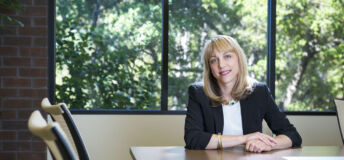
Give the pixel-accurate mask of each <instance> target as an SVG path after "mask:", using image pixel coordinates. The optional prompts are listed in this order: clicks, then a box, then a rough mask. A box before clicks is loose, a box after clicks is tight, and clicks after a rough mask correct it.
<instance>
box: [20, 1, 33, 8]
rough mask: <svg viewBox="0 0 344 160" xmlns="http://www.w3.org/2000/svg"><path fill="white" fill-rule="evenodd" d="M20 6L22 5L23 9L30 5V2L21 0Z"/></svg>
mask: <svg viewBox="0 0 344 160" xmlns="http://www.w3.org/2000/svg"><path fill="white" fill-rule="evenodd" d="M20 4H21V5H23V7H25V6H27V5H32V0H21V1H20Z"/></svg>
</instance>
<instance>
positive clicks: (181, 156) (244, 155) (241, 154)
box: [130, 146, 344, 160]
mask: <svg viewBox="0 0 344 160" xmlns="http://www.w3.org/2000/svg"><path fill="white" fill-rule="evenodd" d="M130 154H131V157H132V158H133V159H134V160H203V159H204V160H227V159H229V160H236V159H240V160H276V159H280V160H339V159H341V160H344V147H342V146H303V147H301V148H290V149H282V150H273V151H270V152H263V153H251V152H245V150H244V146H237V147H233V148H228V149H225V150H222V151H218V150H187V149H185V148H184V147H182V146H164V147H130Z"/></svg>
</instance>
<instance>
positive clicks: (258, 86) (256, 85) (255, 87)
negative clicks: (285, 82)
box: [252, 81, 268, 93]
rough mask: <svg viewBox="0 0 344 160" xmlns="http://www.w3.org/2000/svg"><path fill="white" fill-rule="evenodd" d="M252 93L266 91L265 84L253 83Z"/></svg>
mask: <svg viewBox="0 0 344 160" xmlns="http://www.w3.org/2000/svg"><path fill="white" fill-rule="evenodd" d="M252 88H253V93H262V92H266V91H267V90H268V87H267V85H266V83H263V82H259V81H255V82H253V83H252Z"/></svg>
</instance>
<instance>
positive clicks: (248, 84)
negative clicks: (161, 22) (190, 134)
mask: <svg viewBox="0 0 344 160" xmlns="http://www.w3.org/2000/svg"><path fill="white" fill-rule="evenodd" d="M215 51H218V52H228V51H229V52H234V53H235V54H236V55H237V57H238V64H239V73H238V78H237V81H236V82H235V85H234V87H233V89H232V92H231V96H232V97H233V99H234V100H240V99H243V98H245V97H246V96H247V95H249V94H251V93H252V91H253V86H252V84H253V83H252V82H253V81H251V79H250V78H249V77H248V71H247V60H246V56H245V53H244V51H243V50H242V49H241V47H240V45H239V44H238V42H237V41H236V40H235V39H234V38H232V37H230V36H225V35H218V36H215V37H213V38H212V39H211V40H209V41H208V42H207V43H206V45H205V47H204V50H203V60H204V72H203V85H204V87H203V89H204V92H205V94H206V95H207V96H208V97H209V98H210V99H211V101H212V105H213V106H216V105H219V104H228V103H229V102H228V101H227V100H226V99H225V98H224V96H222V95H221V91H220V88H219V86H218V84H217V81H216V79H215V77H214V76H213V75H212V73H211V68H210V64H209V59H210V57H211V56H212V54H213V53H214V52H215Z"/></svg>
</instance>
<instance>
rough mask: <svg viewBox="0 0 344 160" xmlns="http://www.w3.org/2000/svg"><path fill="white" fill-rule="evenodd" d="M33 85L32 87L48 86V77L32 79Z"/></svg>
mask: <svg viewBox="0 0 344 160" xmlns="http://www.w3.org/2000/svg"><path fill="white" fill-rule="evenodd" d="M33 87H34V88H48V79H34V80H33Z"/></svg>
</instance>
